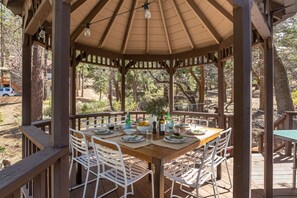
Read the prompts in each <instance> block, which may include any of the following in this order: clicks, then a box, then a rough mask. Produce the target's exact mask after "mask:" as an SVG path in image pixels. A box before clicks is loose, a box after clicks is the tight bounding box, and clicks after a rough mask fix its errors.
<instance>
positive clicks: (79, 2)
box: [71, 0, 87, 12]
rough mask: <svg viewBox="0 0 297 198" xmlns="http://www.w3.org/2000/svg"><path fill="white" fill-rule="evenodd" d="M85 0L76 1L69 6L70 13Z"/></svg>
mask: <svg viewBox="0 0 297 198" xmlns="http://www.w3.org/2000/svg"><path fill="white" fill-rule="evenodd" d="M86 1H87V0H78V1H77V2H75V3H74V4H73V5H72V6H71V12H74V11H75V10H76V9H77V8H79V7H80V6H81V5H82V4H84V3H85V2H86Z"/></svg>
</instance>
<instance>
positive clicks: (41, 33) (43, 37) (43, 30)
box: [38, 26, 45, 39]
mask: <svg viewBox="0 0 297 198" xmlns="http://www.w3.org/2000/svg"><path fill="white" fill-rule="evenodd" d="M38 36H39V38H40V39H45V28H44V27H43V26H41V27H40V31H39V34H38Z"/></svg>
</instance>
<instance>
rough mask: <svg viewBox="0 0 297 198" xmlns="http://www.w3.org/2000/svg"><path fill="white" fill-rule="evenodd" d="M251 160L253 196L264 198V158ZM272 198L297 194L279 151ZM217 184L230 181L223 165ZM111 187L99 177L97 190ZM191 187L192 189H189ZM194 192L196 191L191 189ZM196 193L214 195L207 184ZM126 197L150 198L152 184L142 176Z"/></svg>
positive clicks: (75, 197)
mask: <svg viewBox="0 0 297 198" xmlns="http://www.w3.org/2000/svg"><path fill="white" fill-rule="evenodd" d="M252 159H253V162H252V184H251V187H252V198H263V195H264V190H263V187H264V158H263V157H262V155H260V154H253V157H252ZM274 159H275V163H274V175H273V177H274V182H273V184H274V190H273V193H274V197H275V198H292V197H297V190H296V189H295V190H293V189H292V188H291V187H292V169H291V167H292V157H285V156H283V155H282V154H275V155H274ZM228 167H229V170H230V173H231V179H232V178H233V170H232V169H233V159H232V158H230V159H228ZM217 183H218V185H219V186H221V187H225V188H228V187H229V180H228V175H227V169H226V167H225V166H224V164H223V167H222V180H219V181H218V182H217ZM112 187H113V184H112V183H111V182H109V181H106V180H101V182H100V186H99V193H103V192H106V191H108V190H109V189H111V188H112ZM221 187H219V192H220V197H222V198H232V197H233V194H232V189H231V190H227V189H225V188H221ZM170 188H171V181H169V180H168V179H166V180H165V197H166V198H169V197H170ZM94 189H95V182H93V183H91V184H89V185H88V190H87V196H86V197H93V196H94ZM192 190H194V189H192ZM82 192H83V188H82V187H81V188H78V189H76V190H73V191H72V192H71V198H80V197H81V195H82ZM123 192H124V191H123V189H122V188H120V187H119V189H118V190H117V191H115V192H112V193H111V194H109V195H108V196H106V198H118V197H121V196H122V195H123ZM193 192H195V191H193ZM174 193H175V194H177V195H179V196H181V197H191V196H188V195H187V194H185V193H183V192H181V191H180V190H179V185H177V184H175V188H174ZM199 194H200V196H201V197H214V196H213V189H212V186H211V185H210V184H206V185H204V186H203V187H202V188H201V189H199ZM129 197H139V198H140V197H141V198H150V197H151V183H150V182H149V180H148V178H147V177H145V178H143V179H141V180H140V181H138V182H137V183H136V184H135V185H134V196H129Z"/></svg>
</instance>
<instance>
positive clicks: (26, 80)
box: [22, 34, 32, 150]
mask: <svg viewBox="0 0 297 198" xmlns="http://www.w3.org/2000/svg"><path fill="white" fill-rule="evenodd" d="M31 52H32V39H31V36H29V35H28V34H25V35H24V40H23V51H22V79H23V80H22V96H23V97H22V125H23V126H24V125H30V124H31V59H32V55H31ZM23 150H24V149H23Z"/></svg>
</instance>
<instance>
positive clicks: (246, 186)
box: [233, 0, 252, 198]
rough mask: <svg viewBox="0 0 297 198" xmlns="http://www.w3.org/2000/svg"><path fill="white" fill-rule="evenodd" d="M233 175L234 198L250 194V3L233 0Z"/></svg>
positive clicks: (248, 197) (245, 196)
mask: <svg viewBox="0 0 297 198" xmlns="http://www.w3.org/2000/svg"><path fill="white" fill-rule="evenodd" d="M234 2H236V5H233V19H234V24H233V31H234V40H233V43H234V96H235V97H234V98H236V100H235V102H234V120H236V122H235V123H234V131H233V132H234V150H235V152H234V167H233V168H234V171H233V172H234V174H233V181H234V187H233V197H234V198H238V197H241V198H250V197H251V85H252V83H251V76H252V75H251V71H252V70H251V65H252V61H251V4H252V2H251V1H250V0H238V1H234Z"/></svg>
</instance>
